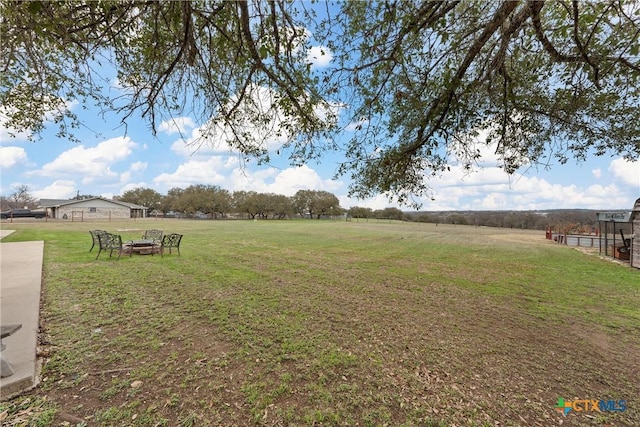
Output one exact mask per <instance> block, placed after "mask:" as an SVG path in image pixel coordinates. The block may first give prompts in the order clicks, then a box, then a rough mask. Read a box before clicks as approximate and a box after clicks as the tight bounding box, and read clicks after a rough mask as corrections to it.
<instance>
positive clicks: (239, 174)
mask: <svg viewBox="0 0 640 427" xmlns="http://www.w3.org/2000/svg"><path fill="white" fill-rule="evenodd" d="M229 178H230V179H229V182H228V187H227V189H229V190H232V191H237V190H246V191H257V192H259V193H274V194H283V195H285V196H293V195H294V194H295V193H296V192H297V191H298V190H324V191H329V192H334V191H336V190H338V189H340V188H341V187H342V186H343V183H342V182H340V181H335V180H331V179H323V178H322V177H321V176H320V175H319V174H318V172H317V171H315V170H313V169H311V168H310V167H309V166H307V165H303V166H300V167H290V168H287V169H282V170H279V169H275V168H270V169H267V170H262V171H258V172H248V171H246V170H243V169H241V168H236V169H234V170H233V173H232V175H231V176H230V177H229Z"/></svg>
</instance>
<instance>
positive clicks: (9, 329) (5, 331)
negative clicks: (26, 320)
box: [0, 324, 22, 378]
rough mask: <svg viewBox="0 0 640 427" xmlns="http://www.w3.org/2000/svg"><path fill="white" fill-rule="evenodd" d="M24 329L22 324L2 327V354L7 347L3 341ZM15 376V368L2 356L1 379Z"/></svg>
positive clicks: (0, 331) (0, 327) (0, 335)
mask: <svg viewBox="0 0 640 427" xmlns="http://www.w3.org/2000/svg"><path fill="white" fill-rule="evenodd" d="M20 328H22V324H12V325H2V326H0V352H2V351H4V349H5V348H7V346H6V345H5V344H4V343H3V342H2V340H3V339H4V338H6V337H8V336H11V335H13V334H14V333H15V332H16V331H18V330H19V329H20ZM13 374H14V371H13V368H12V367H11V365H10V364H9V362H7V361H6V360H5V359H4V356H2V355H1V354H0V377H2V378H5V377H10V376H11V375H13Z"/></svg>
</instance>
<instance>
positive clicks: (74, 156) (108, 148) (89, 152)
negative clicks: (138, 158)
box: [32, 137, 138, 185]
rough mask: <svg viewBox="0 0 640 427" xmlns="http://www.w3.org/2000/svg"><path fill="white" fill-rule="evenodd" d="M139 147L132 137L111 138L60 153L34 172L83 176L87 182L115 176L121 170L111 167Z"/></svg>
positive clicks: (55, 175) (84, 181) (44, 174)
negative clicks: (114, 169) (94, 144)
mask: <svg viewBox="0 0 640 427" xmlns="http://www.w3.org/2000/svg"><path fill="white" fill-rule="evenodd" d="M137 146H138V145H137V144H136V143H134V142H133V141H132V140H131V139H130V138H129V137H117V138H111V139H108V140H106V141H103V142H101V143H100V144H98V145H97V146H95V147H89V148H87V147H85V146H83V145H80V146H77V147H73V148H71V149H70V150H67V151H65V152H63V153H61V154H60V155H59V156H58V157H57V158H56V159H54V160H53V161H52V162H49V163H47V164H45V165H44V166H43V167H42V169H41V170H39V171H37V172H34V173H35V174H38V175H41V176H49V177H73V178H76V177H82V183H83V184H85V185H86V184H90V183H93V182H96V181H99V180H103V179H115V178H117V177H118V173H116V172H113V171H112V170H111V167H112V166H113V165H114V164H115V163H117V162H120V161H123V160H125V159H126V158H127V157H129V156H130V155H131V153H132V151H133V149H134V148H136V147H137ZM34 173H32V174H34Z"/></svg>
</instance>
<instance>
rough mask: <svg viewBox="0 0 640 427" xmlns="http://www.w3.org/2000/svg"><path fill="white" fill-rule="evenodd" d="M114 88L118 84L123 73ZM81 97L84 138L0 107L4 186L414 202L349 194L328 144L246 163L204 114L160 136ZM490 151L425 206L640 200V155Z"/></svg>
mask: <svg viewBox="0 0 640 427" xmlns="http://www.w3.org/2000/svg"><path fill="white" fill-rule="evenodd" d="M316 49H318V48H316ZM310 56H314V54H313V52H310ZM330 59H331V57H330V55H328V56H324V57H323V58H322V59H321V60H319V61H318V60H315V64H316V66H320V67H321V66H323V65H326V62H327V61H329V60H330ZM322 61H325V63H322ZM111 90H118V85H117V82H114V83H113V87H112V88H111ZM81 102H82V101H81V100H69V101H68V105H69V107H70V108H71V109H72V111H73V112H74V113H76V114H77V115H78V116H79V117H80V119H81V120H82V122H83V123H84V125H85V126H84V127H82V128H80V129H78V130H77V132H76V133H75V135H76V136H77V137H78V138H79V139H80V140H81V142H80V143H76V142H71V141H68V140H65V139H61V138H58V137H57V136H56V130H57V128H56V127H55V126H53V125H51V126H49V127H48V128H47V129H46V130H45V132H44V133H43V134H42V138H41V139H39V140H36V141H35V142H31V141H29V140H28V138H27V137H28V135H27V134H18V135H17V137H16V138H12V137H9V135H8V131H7V129H6V127H5V126H4V120H3V117H4V116H3V115H2V111H0V124H2V127H1V128H0V168H1V182H0V195H3V196H8V195H10V194H11V193H13V192H14V191H15V189H16V188H17V187H18V186H22V185H28V186H29V188H30V190H31V193H32V195H34V196H35V197H36V198H71V197H73V196H75V195H76V194H77V193H78V192H79V193H80V194H83V195H86V194H92V195H100V196H103V197H112V196H116V195H121V194H122V193H124V192H125V191H127V190H130V189H134V188H137V187H145V188H152V189H154V190H156V191H158V192H159V193H161V194H166V193H167V191H168V190H169V189H171V188H174V187H180V188H186V187H188V186H189V185H194V184H205V185H216V186H219V187H221V188H224V189H227V190H229V191H237V190H252V191H257V192H264V193H276V194H284V195H287V196H292V195H293V194H295V193H296V191H298V190H301V189H311V190H325V191H329V192H331V193H333V194H335V195H336V196H338V198H339V200H340V203H341V206H342V207H344V208H349V207H352V206H365V207H370V208H373V209H382V208H385V207H388V206H395V207H400V208H401V209H403V210H410V209H409V208H408V207H402V206H398V205H397V204H394V203H392V202H389V201H388V199H387V198H386V197H385V196H384V195H380V196H378V197H375V198H370V199H365V200H358V199H354V198H349V197H348V196H347V186H348V184H349V182H348V181H347V180H346V179H347V178H346V177H345V178H342V179H338V180H334V179H332V177H333V175H334V173H335V171H336V169H337V166H338V163H339V162H340V160H341V159H340V157H339V155H338V154H337V153H327V154H326V155H325V156H324V157H323V158H322V159H321V161H320V163H315V162H312V163H309V164H308V165H306V166H302V167H292V166H290V165H289V163H288V159H287V158H282V157H278V155H277V154H275V152H276V150H277V148H278V144H277V143H273V144H271V145H270V150H271V151H272V156H271V158H272V164H271V165H264V166H257V165H256V164H255V162H249V163H242V162H241V161H240V158H239V156H238V155H237V154H234V153H232V152H230V151H229V149H228V147H226V146H224V145H223V144H219V143H218V142H217V141H211V143H210V144H207V145H203V146H201V147H200V149H199V150H194V147H193V146H192V145H190V142H191V141H192V139H193V138H195V137H196V136H197V135H198V128H199V126H201V125H202V123H196V122H195V121H194V119H193V118H191V117H181V118H177V119H176V120H174V121H173V122H172V123H161V124H160V125H159V127H158V130H159V132H158V134H157V135H156V136H155V137H154V136H152V134H151V131H150V130H149V126H148V123H146V122H145V121H143V120H141V119H136V118H133V119H131V120H129V121H128V122H127V127H126V129H125V127H123V126H122V125H121V122H120V117H119V116H117V115H115V114H107V115H103V114H102V113H101V112H99V111H97V110H95V109H92V108H90V106H88V105H87V107H88V108H87V109H83V108H82V104H81ZM181 135H183V136H184V138H183V137H181ZM344 137H345V138H348V137H349V135H348V134H346V135H345V136H344ZM483 158H484V161H483V163H482V164H480V165H479V167H478V169H477V171H476V172H474V173H471V174H466V173H464V172H463V170H462V168H460V167H457V166H455V165H454V166H453V167H452V168H451V172H449V173H447V174H445V175H443V176H442V177H440V178H438V179H432V180H431V181H430V184H431V186H432V188H433V194H432V195H433V197H434V198H435V200H434V201H431V200H430V199H429V198H424V199H420V198H416V200H418V201H419V202H420V201H422V202H423V203H422V210H535V209H565V208H566V209H568V208H585V209H598V210H603V211H604V210H618V209H631V208H632V206H633V203H634V201H635V200H636V199H637V198H639V197H640V162H637V161H636V162H627V161H625V160H623V159H622V158H620V157H616V156H603V157H590V158H589V159H588V160H587V161H586V162H583V163H578V162H576V161H569V162H568V163H567V164H565V165H557V164H556V165H553V166H552V168H551V169H550V170H544V169H535V168H529V169H523V170H520V171H518V173H516V174H514V175H512V176H508V175H507V174H505V173H504V172H503V171H502V170H501V169H500V168H498V167H497V159H496V158H495V156H494V155H493V152H492V150H490V149H486V150H485V152H484V153H483ZM453 160H455V159H453Z"/></svg>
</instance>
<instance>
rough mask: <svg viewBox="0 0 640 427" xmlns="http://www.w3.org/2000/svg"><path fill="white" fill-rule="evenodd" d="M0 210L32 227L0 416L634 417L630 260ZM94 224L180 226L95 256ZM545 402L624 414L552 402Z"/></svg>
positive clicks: (305, 230)
mask: <svg viewBox="0 0 640 427" xmlns="http://www.w3.org/2000/svg"><path fill="white" fill-rule="evenodd" d="M3 226H4V228H12V229H15V230H17V231H16V232H15V233H13V234H12V235H10V236H9V237H7V238H6V239H4V240H3V241H6V242H11V241H24V240H44V241H45V260H44V271H43V301H42V307H41V308H42V310H41V320H42V325H43V331H42V332H43V333H42V337H41V341H42V346H41V349H40V351H41V353H42V354H43V356H44V358H45V360H44V361H45V363H44V368H43V374H42V382H41V384H40V386H39V387H38V389H37V390H35V391H33V392H32V393H30V394H28V395H25V396H22V397H19V398H16V399H14V400H13V401H10V402H5V403H2V404H0V405H1V406H0V413H1V412H3V411H5V412H4V417H5V420H4V421H3V423H5V424H2V425H3V426H4V425H7V426H14V425H38V426H49V425H51V426H60V425H87V426H92V425H95V426H247V425H248V426H251V425H255V426H274V425H275V426H310V425H324V426H332V425H336V426H338V425H344V426H355V425H359V426H384V425H388V426H498V425H499V426H551V425H560V424H562V425H570V426H638V425H640V345H639V343H640V270H637V269H632V268H629V267H624V266H621V265H619V264H617V263H614V262H610V261H607V260H603V259H600V258H599V257H598V256H597V255H590V254H585V253H583V252H580V251H577V250H574V249H571V248H568V247H564V246H559V245H556V244H554V243H552V242H550V241H547V240H545V239H544V233H543V232H534V231H519V230H506V229H493V228H476V227H464V226H457V227H456V226H445V225H439V226H436V225H434V224H413V223H399V222H377V221H370V222H355V221H352V222H342V221H311V220H307V221H256V222H254V221H187V220H160V221H155V220H138V221H127V222H110V223H95V222H94V223H56V222H48V223H43V222H42V221H38V222H33V223H29V224H3ZM96 228H101V229H106V230H108V231H111V232H116V233H119V234H121V235H122V237H123V239H132V238H136V237H139V236H140V235H141V234H142V231H143V230H144V229H147V228H161V229H163V230H164V231H165V233H168V232H178V233H182V234H184V236H185V237H184V239H183V243H182V246H181V252H182V255H181V256H177V255H176V254H173V255H165V257H164V258H162V257H160V256H157V255H156V256H149V255H146V256H145V255H138V256H133V257H131V258H129V257H128V256H123V257H122V258H121V259H120V260H115V259H110V258H109V257H108V256H104V255H101V256H100V258H99V259H98V260H95V253H96V252H95V250H94V252H92V253H89V252H88V250H89V247H90V246H91V239H90V236H89V233H88V230H90V229H96ZM559 398H564V399H565V401H575V400H583V399H589V400H605V401H609V400H614V401H616V404H617V406H616V407H617V408H618V409H620V406H619V405H618V403H619V402H618V401H620V400H624V401H625V404H624V405H625V407H626V410H625V411H600V412H599V411H595V410H591V409H589V410H588V411H578V410H575V409H574V410H572V411H570V412H569V414H568V415H567V416H566V417H565V416H563V415H562V413H561V412H559V411H557V410H556V409H555V406H556V404H557V401H558V399H559ZM576 408H578V409H580V405H577V406H576ZM610 409H611V407H610ZM21 423H24V424H21ZM28 423H31V424H28Z"/></svg>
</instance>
